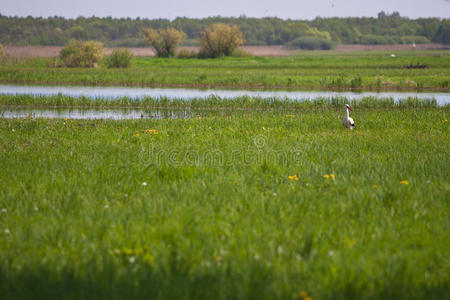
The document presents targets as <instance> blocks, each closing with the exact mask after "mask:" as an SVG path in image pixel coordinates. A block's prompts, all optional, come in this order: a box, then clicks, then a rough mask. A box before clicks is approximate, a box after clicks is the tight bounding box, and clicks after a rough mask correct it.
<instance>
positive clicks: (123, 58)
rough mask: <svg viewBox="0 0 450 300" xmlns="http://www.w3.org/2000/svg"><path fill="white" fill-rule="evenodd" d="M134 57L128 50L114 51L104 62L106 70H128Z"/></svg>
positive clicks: (118, 49)
mask: <svg viewBox="0 0 450 300" xmlns="http://www.w3.org/2000/svg"><path fill="white" fill-rule="evenodd" d="M133 57H134V55H133V53H131V51H130V50H129V49H120V48H117V49H114V51H113V52H112V54H111V56H109V57H108V59H107V60H106V65H107V66H108V68H128V67H129V66H130V65H131V60H132V59H133Z"/></svg>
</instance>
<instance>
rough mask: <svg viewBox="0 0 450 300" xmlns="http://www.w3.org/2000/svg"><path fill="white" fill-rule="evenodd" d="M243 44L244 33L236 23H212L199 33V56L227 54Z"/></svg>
mask: <svg viewBox="0 0 450 300" xmlns="http://www.w3.org/2000/svg"><path fill="white" fill-rule="evenodd" d="M242 44H244V35H243V33H242V32H241V31H240V30H239V27H238V26H237V25H227V24H222V23H218V24H213V25H212V26H210V27H207V28H206V29H205V30H204V31H203V32H202V33H201V34H200V56H204V57H219V56H224V55H225V56H229V55H231V54H232V53H233V51H234V50H235V49H236V48H237V47H239V46H241V45H242Z"/></svg>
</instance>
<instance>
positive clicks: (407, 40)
mask: <svg viewBox="0 0 450 300" xmlns="http://www.w3.org/2000/svg"><path fill="white" fill-rule="evenodd" d="M401 41H402V44H413V43H414V44H429V43H431V41H430V40H429V39H427V38H426V37H424V36H420V35H419V36H415V35H405V36H402V37H401Z"/></svg>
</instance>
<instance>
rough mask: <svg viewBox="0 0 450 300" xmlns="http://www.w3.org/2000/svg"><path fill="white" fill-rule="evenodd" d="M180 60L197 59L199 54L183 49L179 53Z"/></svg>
mask: <svg viewBox="0 0 450 300" xmlns="http://www.w3.org/2000/svg"><path fill="white" fill-rule="evenodd" d="M177 57H178V58H197V57H198V54H197V52H195V51H189V50H187V49H181V50H180V51H178V53H177Z"/></svg>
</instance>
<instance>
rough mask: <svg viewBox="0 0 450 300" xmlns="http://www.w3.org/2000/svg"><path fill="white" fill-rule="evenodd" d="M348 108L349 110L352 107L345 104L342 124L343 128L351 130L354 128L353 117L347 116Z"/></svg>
mask: <svg viewBox="0 0 450 300" xmlns="http://www.w3.org/2000/svg"><path fill="white" fill-rule="evenodd" d="M349 109H350V110H351V111H353V109H352V108H351V107H350V105H348V104H345V116H344V118H343V119H342V124H344V127H345V128H348V129H350V130H353V129H355V121H353V119H352V118H350V117H349V116H348V110H349Z"/></svg>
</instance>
